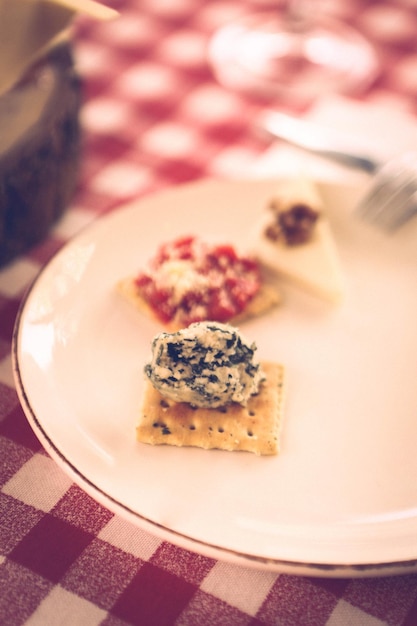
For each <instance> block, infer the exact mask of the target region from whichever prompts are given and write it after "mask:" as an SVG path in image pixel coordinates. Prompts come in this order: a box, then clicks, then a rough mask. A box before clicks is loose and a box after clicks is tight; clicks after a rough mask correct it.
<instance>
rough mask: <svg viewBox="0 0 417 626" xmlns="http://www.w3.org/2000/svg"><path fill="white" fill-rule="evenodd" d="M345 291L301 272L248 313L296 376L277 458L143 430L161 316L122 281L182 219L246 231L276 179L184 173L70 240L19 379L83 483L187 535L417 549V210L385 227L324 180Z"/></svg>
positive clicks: (370, 562)
mask: <svg viewBox="0 0 417 626" xmlns="http://www.w3.org/2000/svg"><path fill="white" fill-rule="evenodd" d="M320 187H321V190H322V193H323V197H324V199H325V202H326V205H327V209H328V215H329V218H330V220H331V222H332V225H333V229H334V233H335V235H336V237H337V241H338V244H339V248H340V254H341V260H342V264H343V267H344V270H345V275H346V298H345V301H344V303H343V304H342V305H340V306H337V307H332V306H329V305H327V304H324V303H322V302H320V301H318V300H316V299H315V298H313V297H310V296H308V295H306V294H303V293H301V292H297V291H296V290H295V289H291V288H290V287H289V286H288V287H287V286H285V287H284V292H285V299H286V301H285V304H284V305H283V306H281V307H280V308H277V309H276V310H275V311H273V312H272V313H270V314H268V315H266V316H264V317H262V318H258V319H256V320H253V321H251V322H248V323H246V324H245V325H244V327H242V330H243V331H244V333H245V335H246V336H247V337H248V338H250V339H252V340H255V341H256V343H257V345H258V355H259V357H260V358H262V359H274V360H278V361H281V362H283V363H284V364H285V365H286V368H287V375H288V392H287V402H286V410H285V421H284V429H283V438H282V452H281V454H280V455H279V456H277V457H264V458H259V457H256V456H255V455H252V454H250V453H230V452H222V451H204V450H200V449H196V448H195V449H194V448H182V449H181V448H175V447H168V446H161V447H152V446H148V445H145V444H140V443H137V442H136V441H135V424H136V420H137V415H138V406H139V404H140V402H141V394H142V368H143V366H144V364H145V362H146V360H147V359H148V356H149V352H150V342H151V339H152V338H153V336H154V335H155V333H156V332H158V330H159V328H158V326H157V325H156V324H155V323H153V322H151V321H149V320H147V319H146V318H145V317H143V316H141V315H140V314H139V313H136V312H135V311H133V310H132V309H130V308H129V307H128V305H127V304H126V303H125V302H122V301H121V300H120V299H119V297H118V296H117V294H116V293H115V289H114V285H115V283H116V282H117V281H118V279H120V278H121V277H123V276H125V275H129V274H131V273H132V272H136V271H137V270H139V269H140V268H141V267H142V266H143V264H144V263H145V261H146V260H147V259H148V258H149V257H150V256H151V255H153V253H154V252H155V249H156V247H157V246H158V245H159V244H160V243H161V242H162V241H164V240H167V239H170V238H172V237H175V236H177V235H180V234H188V233H194V234H200V235H202V236H203V237H205V238H206V239H215V240H221V241H224V242H234V243H235V244H236V245H237V246H238V247H239V248H240V249H242V250H244V249H246V247H247V246H249V243H250V238H251V236H252V232H253V225H254V223H255V222H256V220H257V218H258V215H259V214H260V212H261V211H262V210H263V208H264V205H265V203H266V202H267V201H268V199H269V198H270V196H271V194H272V193H273V191H274V189H275V188H276V182H274V181H255V182H253V181H249V182H214V181H203V182H200V183H197V184H192V185H185V186H182V187H177V188H174V189H171V190H168V191H166V192H163V193H160V194H157V195H155V196H152V197H148V198H145V199H143V200H140V201H139V202H137V203H134V204H132V205H130V206H128V207H126V208H123V209H121V210H118V211H116V212H114V213H112V214H110V215H108V216H107V217H104V218H103V219H100V220H98V221H97V222H95V223H94V224H93V225H92V226H90V227H89V228H87V229H86V230H85V231H84V232H82V233H81V234H80V235H78V236H77V237H76V238H75V239H74V240H72V241H71V242H70V243H69V244H67V245H66V247H64V248H63V250H62V251H61V252H60V253H59V254H57V255H56V256H55V257H54V258H53V260H52V261H51V262H50V263H49V264H48V265H47V266H46V267H45V268H44V269H43V270H42V272H41V274H40V276H39V277H38V279H37V280H36V282H35V283H34V285H33V287H32V288H31V290H30V291H29V293H28V295H27V297H26V299H25V301H24V302H23V304H22V307H21V310H20V313H19V316H18V319H17V323H16V329H15V336H14V346H13V356H14V368H15V378H16V385H17V390H18V393H19V397H20V400H21V402H22V405H23V408H24V410H25V412H26V415H27V417H28V420H29V422H30V424H31V426H32V428H33V429H34V431H35V433H36V434H37V435H38V437H39V438H40V440H41V442H42V443H43V445H44V446H45V448H46V450H47V451H48V452H49V453H50V454H51V455H52V457H53V458H54V459H55V460H56V462H57V463H58V464H59V465H60V466H61V467H62V468H63V469H64V470H65V471H67V472H68V473H69V474H70V476H71V477H72V478H73V479H74V480H75V482H76V483H78V484H79V485H80V486H81V487H82V488H83V489H85V491H86V492H88V493H89V494H90V495H91V496H93V497H94V498H96V499H97V500H98V501H100V502H101V503H102V504H104V505H105V506H106V507H108V508H109V509H111V510H113V511H114V512H116V513H119V514H121V515H123V516H125V517H126V518H127V519H129V520H131V521H133V522H134V523H136V524H137V525H139V526H141V527H143V528H145V529H147V530H149V531H152V532H154V533H156V534H158V535H159V536H161V537H163V538H165V539H168V540H170V541H172V542H174V543H176V544H179V545H181V546H183V547H185V548H189V549H192V550H195V551H197V552H200V553H203V554H206V555H210V556H213V557H215V558H220V559H227V560H230V561H233V562H235V563H241V564H245V565H254V566H256V567H259V568H262V567H263V568H269V569H272V570H276V571H287V572H291V573H299V574H309V575H320V576H338V575H347V576H371V575H372V576H373V575H379V574H388V573H389V574H393V573H399V572H405V571H412V570H414V569H416V563H417V480H416V476H417V454H416V442H417V419H416V418H417V384H416V363H417V323H416V318H417V224H411V225H410V226H408V227H407V228H405V229H404V230H403V231H402V232H399V233H398V234H397V235H395V237H391V238H386V237H384V236H382V235H380V234H379V233H376V232H374V231H372V230H370V229H369V228H367V227H365V226H363V225H362V224H361V223H360V222H358V221H357V220H356V219H354V218H352V216H351V211H352V207H353V205H354V204H355V202H356V200H357V198H358V193H359V191H358V190H354V189H350V188H344V187H341V186H339V185H335V184H326V183H320Z"/></svg>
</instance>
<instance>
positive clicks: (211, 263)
mask: <svg viewBox="0 0 417 626" xmlns="http://www.w3.org/2000/svg"><path fill="white" fill-rule="evenodd" d="M260 285H261V276H260V270H259V266H258V264H257V262H256V260H254V259H251V258H249V257H240V256H239V255H238V254H237V252H236V250H235V249H234V247H233V246H231V245H229V244H224V245H209V244H207V243H204V242H202V241H201V240H200V239H198V238H196V237H193V236H186V237H180V238H178V239H176V240H174V241H170V242H167V243H164V244H162V245H161V246H160V248H159V249H158V251H157V253H156V254H155V256H154V257H153V258H152V259H151V260H150V262H149V265H148V269H146V270H144V271H143V272H141V273H140V274H139V275H138V276H137V277H136V286H137V289H138V291H139V294H140V295H141V297H142V298H143V299H144V300H145V301H146V302H147V303H148V304H149V305H150V307H151V308H152V310H153V311H154V313H155V315H156V316H157V317H158V318H159V319H160V320H161V321H162V322H163V323H164V324H167V323H169V322H172V321H173V320H175V321H176V322H177V323H180V324H181V325H184V326H187V325H188V324H191V323H192V322H199V321H203V320H213V321H218V322H227V321H229V320H230V319H232V318H233V317H235V316H236V315H238V314H239V313H241V312H242V311H244V310H245V308H246V306H247V304H248V302H249V301H250V300H251V299H252V298H253V296H254V295H255V294H256V293H257V291H258V290H259V288H260Z"/></svg>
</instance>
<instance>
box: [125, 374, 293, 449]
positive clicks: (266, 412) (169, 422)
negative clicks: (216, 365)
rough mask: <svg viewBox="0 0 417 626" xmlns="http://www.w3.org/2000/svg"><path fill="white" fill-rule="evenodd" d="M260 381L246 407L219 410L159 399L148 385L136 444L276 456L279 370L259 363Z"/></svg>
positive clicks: (280, 413) (280, 390) (280, 399)
mask: <svg viewBox="0 0 417 626" xmlns="http://www.w3.org/2000/svg"><path fill="white" fill-rule="evenodd" d="M261 367H262V370H263V372H264V373H265V377H266V378H265V381H264V382H263V383H262V384H261V386H260V388H259V393H258V394H256V395H253V396H252V397H251V398H250V399H249V402H248V404H247V406H245V407H244V406H241V405H240V404H236V403H232V404H230V405H227V406H226V407H221V408H218V409H206V408H201V407H198V408H195V407H193V406H192V405H190V404H187V403H185V402H173V401H172V400H168V399H166V398H164V397H163V396H162V395H161V394H160V393H159V391H157V390H156V389H155V388H154V387H153V386H152V384H151V383H150V382H149V381H146V386H145V393H144V397H143V403H142V408H141V414H140V419H139V423H138V426H137V429H136V434H137V439H138V441H140V442H142V443H147V444H151V445H159V444H167V445H172V446H194V447H199V448H204V449H206V450H207V449H211V448H217V449H220V450H229V451H234V450H244V451H247V452H253V453H255V454H257V455H273V454H278V452H279V448H280V433H281V426H282V417H283V402H284V374H285V370H284V367H283V366H282V365H280V364H278V363H270V362H263V363H261Z"/></svg>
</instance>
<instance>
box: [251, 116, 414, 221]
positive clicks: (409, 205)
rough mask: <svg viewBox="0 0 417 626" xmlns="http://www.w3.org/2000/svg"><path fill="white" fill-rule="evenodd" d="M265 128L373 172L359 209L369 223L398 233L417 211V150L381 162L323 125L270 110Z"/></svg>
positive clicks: (327, 156) (270, 132) (306, 146)
mask: <svg viewBox="0 0 417 626" xmlns="http://www.w3.org/2000/svg"><path fill="white" fill-rule="evenodd" d="M260 126H261V129H263V130H265V131H267V132H268V133H269V134H270V135H272V136H273V137H275V138H278V139H282V140H284V141H286V142H288V143H290V144H292V145H294V146H297V147H299V148H302V149H304V150H307V151H308V152H313V153H314V154H317V155H319V156H321V157H324V158H327V159H332V160H334V161H337V162H339V163H341V164H343V165H346V166H348V167H353V168H356V169H360V170H362V171H365V172H367V173H368V174H370V175H372V180H371V184H370V186H369V189H368V190H367V192H366V194H365V195H364V197H363V198H362V200H361V201H360V203H359V205H358V207H357V208H356V213H357V214H358V215H359V216H360V217H361V218H362V219H363V220H365V221H366V222H368V223H371V224H373V225H374V226H377V227H378V228H380V229H381V230H384V231H386V232H394V231H395V230H397V229H398V228H399V227H400V226H402V225H403V224H405V223H406V222H408V221H409V220H410V219H411V218H412V217H413V216H415V215H416V214H417V153H413V152H407V153H404V154H402V155H400V156H399V157H397V158H394V159H390V160H389V161H387V162H385V163H380V162H379V161H378V160H376V159H374V158H373V157H371V156H369V155H366V154H360V153H355V152H351V151H349V150H346V149H345V147H344V145H343V142H342V141H341V140H340V139H339V140H338V139H337V138H336V137H330V136H329V135H328V134H327V135H326V132H325V131H323V129H321V128H320V127H319V126H317V125H315V124H312V123H310V122H307V121H305V120H301V119H297V118H294V117H291V116H289V115H285V114H281V113H267V114H265V115H264V117H263V118H262V119H261V122H260Z"/></svg>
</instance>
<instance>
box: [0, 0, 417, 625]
mask: <svg viewBox="0 0 417 626" xmlns="http://www.w3.org/2000/svg"><path fill="white" fill-rule="evenodd" d="M111 4H112V6H113V7H114V8H116V9H118V10H119V11H120V17H119V18H118V19H117V20H115V21H112V22H107V23H96V22H94V21H93V20H91V19H86V18H82V19H80V20H77V23H76V25H75V53H76V58H77V62H78V65H79V70H80V72H81V74H82V76H83V80H84V92H85V103H84V106H83V111H82V123H83V127H84V152H83V159H82V171H81V179H80V184H79V188H78V192H77V194H76V197H75V198H74V200H73V202H72V205H71V207H70V209H69V210H68V212H67V213H66V214H65V216H64V217H63V219H62V220H61V221H60V222H59V223H58V224H57V226H56V227H55V228H54V229H53V231H52V232H51V233H50V235H49V236H48V238H47V239H46V240H45V241H44V242H43V243H41V244H40V245H38V246H37V247H36V248H34V249H32V250H31V251H29V252H28V253H27V254H25V255H24V256H22V257H20V258H18V259H17V260H15V261H14V262H13V263H11V264H10V265H8V266H7V267H5V268H3V269H2V270H1V271H0V624H2V625H3V624H4V625H5V626H18V625H20V624H28V625H30V626H49V625H51V626H57V625H59V624H65V625H69V626H73V625H74V626H75V625H78V624H79V625H80V626H81V625H83V626H85V625H88V626H94V625H96V624H106V625H109V626H110V625H114V626H116V625H117V626H122V625H126V624H138V625H143V626H145V625H149V626H162V625H164V624H166V625H169V624H177V625H181V626H187V625H189V626H197V625H202V624H205V625H209V624H212V625H214V624H215V625H216V626H217V625H221V624H224V625H225V626H226V625H227V626H238V625H239V626H244V625H249V624H251V625H253V626H255V625H259V626H260V625H272V624H276V625H279V626H303V625H304V626H325V625H326V626H345V625H360V626H382V625H383V624H387V625H390V626H413V625H415V624H417V575H404V576H398V577H393V578H377V579H372V578H370V579H331V578H330V579H327V578H323V579H322V578H309V577H297V576H290V575H287V574H278V573H272V572H268V571H258V570H256V569H252V568H248V569H246V568H244V567H240V566H236V565H232V564H229V563H227V562H222V561H215V560H213V559H211V558H207V557H205V556H201V555H198V554H194V553H191V552H188V551H187V550H184V549H183V548H180V547H177V546H175V545H171V544H170V543H168V542H166V541H163V540H161V539H159V538H157V537H155V536H153V535H151V534H147V533H146V532H144V531H143V530H140V529H138V528H136V527H135V526H133V525H131V524H130V523H128V522H126V521H124V520H123V519H121V518H120V517H118V516H115V515H114V514H113V513H111V512H110V511H108V510H106V509H105V508H103V507H102V506H101V505H99V504H97V503H96V502H95V501H93V500H92V499H91V498H90V497H89V496H88V495H86V494H85V493H84V492H83V491H82V490H81V489H80V488H78V487H77V486H76V485H75V484H73V483H72V481H71V480H70V478H69V477H68V476H67V475H66V474H65V473H63V472H62V471H61V470H60V469H59V468H58V466H57V465H56V464H55V462H54V461H53V460H52V459H51V458H50V457H49V456H48V455H47V453H46V452H45V451H44V450H43V449H42V447H41V445H40V443H39V442H38V440H37V439H36V437H35V435H34V434H33V433H32V431H31V429H30V427H29V425H28V422H27V421H26V419H25V417H24V414H23V411H22V409H21V407H20V405H19V402H18V399H17V395H16V391H15V388H14V383H13V377H12V367H11V356H10V347H11V340H12V331H13V324H14V320H15V316H16V313H17V310H18V307H19V303H20V301H21V298H22V295H23V294H24V291H25V289H26V287H27V286H28V285H29V284H30V282H31V281H32V280H33V278H34V277H35V276H36V274H37V272H38V270H39V269H40V268H41V267H42V266H43V265H44V264H45V263H46V262H47V261H48V259H50V258H51V256H52V255H53V254H54V253H55V252H56V251H57V250H58V249H59V248H60V247H61V246H62V244H63V243H65V242H66V241H67V240H68V239H69V238H70V237H71V236H73V235H74V234H75V233H76V232H77V231H78V230H79V229H80V228H82V227H83V226H84V225H86V224H87V223H89V222H91V221H92V220H94V219H96V218H97V217H98V216H99V215H102V214H104V213H106V212H108V211H111V210H114V209H116V208H117V207H118V206H119V205H121V204H124V203H125V202H127V201H129V200H131V199H133V198H138V197H140V196H143V195H145V194H149V193H151V192H154V191H155V190H158V189H161V188H165V187H167V186H169V185H175V184H178V183H183V182H186V181H191V180H194V179H197V178H202V177H206V176H223V177H227V176H228V175H229V174H230V172H232V171H233V172H236V171H239V168H241V169H242V171H243V170H244V169H245V168H247V167H248V166H250V164H251V163H252V162H253V163H256V161H257V159H258V158H259V157H260V156H261V155H262V154H263V153H264V152H265V150H266V149H267V148H268V144H267V142H266V140H265V138H261V137H259V136H258V135H257V134H255V133H254V132H253V131H252V122H253V119H254V118H255V116H256V115H257V114H258V113H259V112H260V111H261V110H262V107H263V104H262V103H260V102H257V101H256V100H249V99H246V98H242V97H240V96H238V95H237V94H235V93H230V92H228V91H226V90H225V89H223V88H222V87H220V86H219V85H218V84H217V83H216V81H215V80H214V79H213V76H212V74H211V71H210V69H209V67H208V65H207V59H206V45H207V41H208V37H209V35H210V33H211V32H212V31H213V30H214V29H215V28H216V27H217V26H219V25H220V24H222V23H224V22H225V21H226V20H227V19H230V18H231V17H233V16H234V15H235V14H236V13H238V12H240V11H241V10H242V7H245V8H250V3H246V2H242V0H240V1H239V0H208V1H205V2H204V1H202V0H141V1H140V2H139V0H113V2H112V3H111ZM259 4H260V2H259V1H258V2H255V1H253V3H252V5H255V6H259ZM326 7H328V8H329V10H330V9H331V10H332V11H334V12H335V13H337V15H339V16H340V17H343V18H344V19H345V20H346V21H348V22H350V23H352V24H353V25H354V26H355V27H357V28H358V29H360V30H362V32H364V33H365V34H366V35H367V36H368V37H369V38H370V39H371V40H372V41H374V43H375V44H376V45H377V46H378V48H379V50H380V54H381V59H382V61H383V72H382V75H381V76H380V78H379V79H378V80H377V82H376V84H375V85H374V86H373V88H372V89H371V90H370V91H369V93H367V94H365V95H363V96H362V98H363V100H364V101H372V100H375V99H378V98H383V99H385V100H387V99H391V101H392V104H393V106H396V105H398V106H399V107H404V108H406V109H407V110H408V111H410V112H411V113H416V112H417V38H416V33H417V3H416V2H415V1H413V0H408V1H406V0H403V1H401V2H400V1H398V0H397V1H396V0H391V1H389V0H386V1H379V2H372V1H369V2H366V1H365V0H334V2H332V3H330V2H328V3H326ZM275 106H276V107H277V108H278V109H279V108H280V104H279V103H275Z"/></svg>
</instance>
